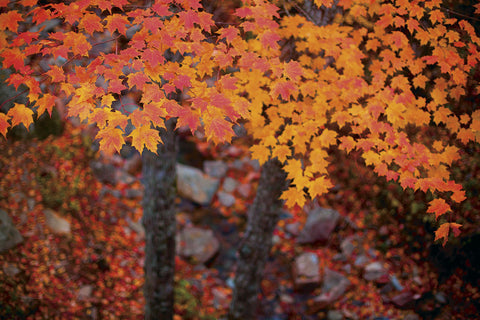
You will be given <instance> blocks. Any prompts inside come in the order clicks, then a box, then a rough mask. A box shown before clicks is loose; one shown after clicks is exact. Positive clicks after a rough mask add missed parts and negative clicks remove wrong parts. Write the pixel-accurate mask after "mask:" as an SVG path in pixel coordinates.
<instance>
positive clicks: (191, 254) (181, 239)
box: [176, 227, 220, 264]
mask: <svg viewBox="0 0 480 320" xmlns="http://www.w3.org/2000/svg"><path fill="white" fill-rule="evenodd" d="M176 242H177V253H178V254H179V255H180V256H182V257H183V258H186V259H188V260H190V261H191V262H193V263H198V264H201V263H206V262H208V261H209V260H210V259H212V258H213V257H214V256H215V254H217V252H218V250H219V248H220V242H219V241H218V239H217V238H216V237H215V235H214V234H213V231H212V230H210V229H200V228H196V227H192V228H185V229H183V230H182V231H180V232H179V233H178V234H177V237H176Z"/></svg>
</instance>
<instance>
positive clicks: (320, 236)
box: [297, 207, 340, 244]
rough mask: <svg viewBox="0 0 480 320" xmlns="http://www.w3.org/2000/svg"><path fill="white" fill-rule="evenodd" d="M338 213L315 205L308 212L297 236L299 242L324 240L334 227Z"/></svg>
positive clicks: (338, 216)
mask: <svg viewBox="0 0 480 320" xmlns="http://www.w3.org/2000/svg"><path fill="white" fill-rule="evenodd" d="M339 218H340V214H339V213H338V211H336V210H333V209H326V208H321V207H317V208H314V209H313V210H311V211H310V212H309V213H308V218H307V221H306V222H305V226H304V228H303V230H302V231H301V232H300V234H299V235H298V237H297V242H298V243H300V244H306V243H314V242H317V241H326V240H328V238H329V237H330V234H331V233H332V231H333V230H334V229H335V227H336V225H337V222H338V219H339Z"/></svg>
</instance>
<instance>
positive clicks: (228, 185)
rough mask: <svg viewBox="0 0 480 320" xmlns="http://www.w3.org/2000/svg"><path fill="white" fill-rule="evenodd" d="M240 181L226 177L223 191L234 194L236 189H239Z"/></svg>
mask: <svg viewBox="0 0 480 320" xmlns="http://www.w3.org/2000/svg"><path fill="white" fill-rule="evenodd" d="M238 184H239V183H238V181H237V180H235V179H233V178H230V177H226V178H225V179H224V180H223V185H222V189H223V191H225V192H233V191H235V189H236V188H237V187H238Z"/></svg>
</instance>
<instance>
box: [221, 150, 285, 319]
mask: <svg viewBox="0 0 480 320" xmlns="http://www.w3.org/2000/svg"><path fill="white" fill-rule="evenodd" d="M286 177H287V175H286V173H285V172H284V171H283V169H282V165H281V163H280V162H279V161H278V160H276V159H275V160H269V161H267V162H266V163H265V164H264V165H263V166H262V173H261V176H260V181H259V183H258V188H257V194H256V196H255V200H254V201H253V204H252V205H251V206H250V208H249V209H248V221H247V228H246V230H245V234H244V237H243V240H242V241H241V243H240V246H239V248H238V261H237V270H236V274H235V287H234V290H233V297H232V302H231V304H230V312H229V316H228V317H229V319H230V320H240V319H241V320H245V319H255V313H256V309H257V302H258V297H257V295H258V293H259V292H260V282H261V280H262V277H263V270H264V268H265V263H266V262H267V259H268V256H269V253H270V249H271V247H272V236H273V231H274V229H275V226H276V224H277V222H278V218H279V215H280V210H281V209H282V201H281V200H280V199H279V197H280V195H281V194H282V192H283V191H284V190H285V189H286V187H287V182H286Z"/></svg>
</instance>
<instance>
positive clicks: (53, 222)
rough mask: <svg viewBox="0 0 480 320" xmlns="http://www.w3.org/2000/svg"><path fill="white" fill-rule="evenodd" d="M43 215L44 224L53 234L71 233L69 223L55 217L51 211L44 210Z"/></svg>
mask: <svg viewBox="0 0 480 320" xmlns="http://www.w3.org/2000/svg"><path fill="white" fill-rule="evenodd" d="M43 214H44V215H45V223H46V224H47V226H48V228H49V229H50V230H51V231H52V232H53V233H55V234H66V235H69V234H70V233H71V230H70V222H68V221H67V220H66V219H64V218H62V217H60V216H59V215H57V214H56V213H55V212H54V211H53V210H50V209H45V210H43Z"/></svg>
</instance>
